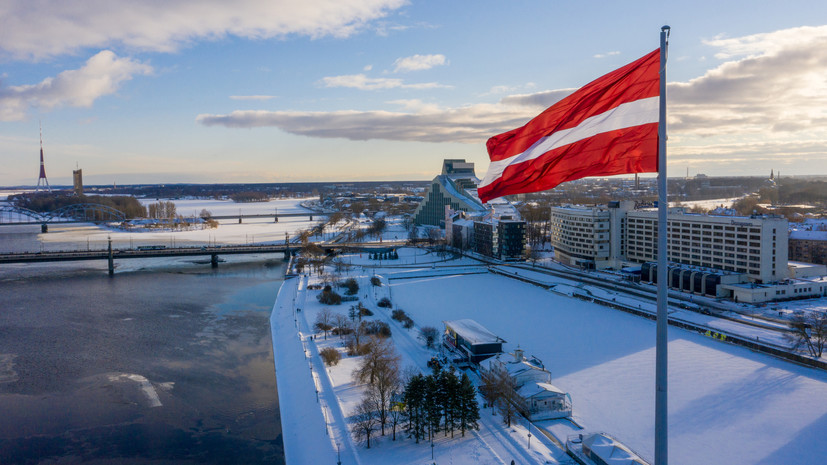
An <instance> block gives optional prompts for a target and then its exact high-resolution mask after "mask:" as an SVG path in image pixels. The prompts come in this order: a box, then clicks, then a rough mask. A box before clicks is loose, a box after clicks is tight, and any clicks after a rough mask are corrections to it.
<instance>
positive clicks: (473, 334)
mask: <svg viewBox="0 0 827 465" xmlns="http://www.w3.org/2000/svg"><path fill="white" fill-rule="evenodd" d="M443 323H444V324H445V335H444V337H443V339H442V340H443V343H444V344H445V345H446V346H447V347H448V348H450V349H453V350H456V351H457V352H459V353H460V354H462V355H463V357H464V358H465V359H466V360H467V361H469V362H471V363H475V364H476V363H480V362H481V361H483V360H485V359H487V358H489V357H493V356H494V355H497V354H499V353H501V352H502V351H503V343H504V342H506V341H505V340H503V339H501V338H500V337H499V336H497V335H495V334H494V333H492V332H491V331H489V330H487V329H486V328H485V327H484V326H482V325H481V324H479V323H477V322H476V321H474V320H470V319H462V320H453V321H443Z"/></svg>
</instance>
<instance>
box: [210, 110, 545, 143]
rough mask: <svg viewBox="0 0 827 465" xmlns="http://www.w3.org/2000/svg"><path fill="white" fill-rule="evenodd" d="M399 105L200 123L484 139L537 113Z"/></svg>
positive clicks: (345, 134)
mask: <svg viewBox="0 0 827 465" xmlns="http://www.w3.org/2000/svg"><path fill="white" fill-rule="evenodd" d="M395 103H398V104H400V105H402V106H403V107H404V109H405V110H406V111H405V112H391V111H335V112H301V111H234V112H232V113H230V114H228V115H206V114H204V115H198V117H197V118H196V121H197V122H199V123H200V124H203V125H205V126H225V127H229V128H253V127H277V128H279V129H281V130H283V131H286V132H289V133H291V134H298V135H304V136H309V137H322V138H344V139H350V140H370V139H383V140H395V141H418V142H464V143H480V142H483V141H485V140H486V139H487V138H488V137H491V136H492V135H494V134H497V133H500V132H503V131H505V130H507V129H511V128H513V127H516V126H519V125H522V124H525V122H526V121H527V120H528V118H530V117H531V111H532V110H526V108H521V107H511V106H507V105H502V104H477V105H470V106H466V107H459V108H440V107H438V106H435V105H431V104H423V103H422V102H420V101H418V100H401V101H395Z"/></svg>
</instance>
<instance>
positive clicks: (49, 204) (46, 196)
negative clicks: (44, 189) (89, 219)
mask: <svg viewBox="0 0 827 465" xmlns="http://www.w3.org/2000/svg"><path fill="white" fill-rule="evenodd" d="M8 201H9V202H11V203H12V204H13V205H15V206H17V207H21V208H27V209H29V210H33V211H36V212H41V213H43V212H50V211H54V210H57V209H59V208H63V207H66V206H69V205H78V204H82V203H88V204H99V205H106V206H107V207H112V208H114V209H115V210H118V211H120V212H121V213H123V214H124V216H125V217H126V218H127V219H130V218H143V217H146V208H145V207H144V206H143V205H141V202H139V201H138V199H136V198H135V197H132V196H127V195H114V196H101V195H74V194H69V193H63V192H57V193H23V194H14V195H10V196H9V198H8Z"/></svg>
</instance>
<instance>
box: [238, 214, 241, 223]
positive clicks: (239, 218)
mask: <svg viewBox="0 0 827 465" xmlns="http://www.w3.org/2000/svg"><path fill="white" fill-rule="evenodd" d="M238 224H241V217H240V216H239V217H238Z"/></svg>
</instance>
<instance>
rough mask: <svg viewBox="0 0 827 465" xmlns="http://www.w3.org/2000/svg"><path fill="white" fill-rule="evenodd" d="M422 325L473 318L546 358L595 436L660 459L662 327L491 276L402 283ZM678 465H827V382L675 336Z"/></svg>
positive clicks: (683, 334) (673, 451)
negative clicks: (656, 447)
mask: <svg viewBox="0 0 827 465" xmlns="http://www.w3.org/2000/svg"><path fill="white" fill-rule="evenodd" d="M388 277H389V278H391V287H390V289H391V295H392V300H393V302H394V305H396V306H399V307H400V308H404V309H405V311H406V312H408V313H409V314H410V315H411V316H412V318H413V319H414V320H415V321H417V323H418V324H420V325H432V326H437V327H441V326H442V324H441V322H442V320H448V319H458V318H474V319H476V320H477V321H479V322H480V323H482V324H483V325H485V326H486V327H488V328H489V329H491V330H492V331H494V332H495V333H496V334H497V335H499V336H500V337H502V338H504V339H506V340H507V341H508V342H509V344H507V345H506V348H507V349H513V348H514V347H515V346H516V345H517V344H519V345H520V346H521V347H522V348H523V349H525V350H526V353H527V354H531V355H535V356H537V357H539V358H540V359H542V360H543V361H544V362H545V364H546V366H547V367H548V368H550V370H551V372H552V375H553V382H554V384H555V385H557V386H559V387H560V388H562V389H564V390H567V391H568V392H569V393H570V394H571V396H572V399H573V405H574V414H575V416H576V418H577V420H578V421H579V422H581V423H582V424H583V425H584V426H585V427H586V428H587V429H589V430H603V431H607V432H609V433H610V434H613V435H614V436H616V437H618V438H620V439H621V440H622V441H624V442H625V443H626V444H628V445H629V446H631V447H632V448H633V449H635V450H637V451H638V452H640V453H642V454H643V455H644V456H648V457H650V458H651V457H652V455H653V453H652V450H653V441H654V435H653V430H654V360H655V353H654V352H655V350H654V342H655V323H654V322H652V321H648V320H645V319H642V318H639V317H636V316H633V315H629V314H626V313H623V312H619V311H616V310H612V309H609V308H606V307H603V306H600V305H596V304H592V303H588V302H583V301H579V300H573V299H570V298H567V297H565V296H560V295H557V294H554V293H552V292H548V291H544V290H543V289H541V288H538V287H536V286H532V285H529V284H525V283H521V282H517V281H514V280H511V279H508V278H503V277H498V276H492V275H466V276H456V277H451V276H442V277H434V278H423V279H409V280H393V274H388ZM669 333H670V334H669V335H670V337H669V354H670V356H669V428H670V431H669V437H670V460H671V461H672V463H681V464H695V463H698V464H701V463H727V464H776V463H821V461H822V460H823V458H824V457H827V443H825V442H824V441H822V440H820V439H819V438H821V437H823V436H824V434H827V403H825V402H823V399H825V398H827V373H824V372H822V371H818V370H814V369H809V368H804V367H800V366H797V365H794V364H790V363H787V362H784V361H781V360H777V359H774V358H771V357H768V356H764V355H760V354H756V353H753V352H750V351H749V350H746V349H743V348H740V347H735V346H731V345H727V344H723V343H720V342H717V341H714V340H712V339H710V338H707V337H704V336H702V335H700V334H697V333H692V332H688V331H683V330H680V329H675V328H670V329H669Z"/></svg>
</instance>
